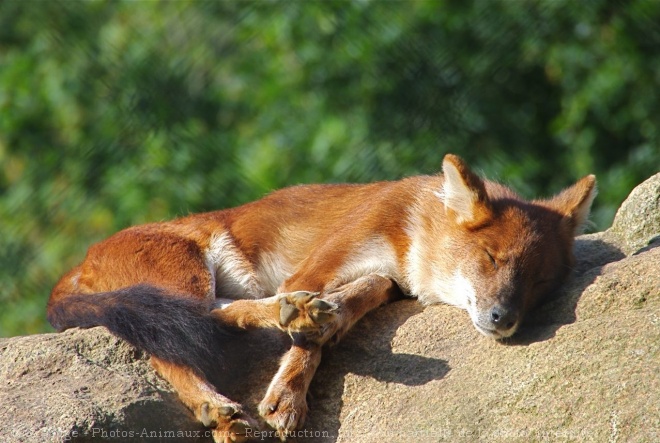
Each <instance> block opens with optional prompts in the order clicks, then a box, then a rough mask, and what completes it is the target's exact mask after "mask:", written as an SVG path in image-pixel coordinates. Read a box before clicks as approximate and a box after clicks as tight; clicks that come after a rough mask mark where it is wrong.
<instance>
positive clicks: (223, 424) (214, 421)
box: [197, 402, 259, 443]
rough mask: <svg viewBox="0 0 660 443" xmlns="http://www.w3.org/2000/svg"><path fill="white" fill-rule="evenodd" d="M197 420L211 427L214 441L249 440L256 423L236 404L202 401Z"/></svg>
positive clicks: (230, 442) (234, 441)
mask: <svg viewBox="0 0 660 443" xmlns="http://www.w3.org/2000/svg"><path fill="white" fill-rule="evenodd" d="M197 415H198V418H199V420H200V421H201V422H202V423H203V424H204V426H206V427H208V428H213V430H212V434H213V441H215V442H216V443H243V442H246V441H249V439H250V435H251V433H252V432H254V430H258V429H259V426H258V425H257V423H256V422H255V421H254V420H253V419H252V418H251V417H250V416H248V415H247V414H246V413H245V412H243V410H242V409H241V407H240V405H237V404H220V405H216V404H211V403H209V402H205V403H202V405H201V406H200V409H199V412H198V414H197Z"/></svg>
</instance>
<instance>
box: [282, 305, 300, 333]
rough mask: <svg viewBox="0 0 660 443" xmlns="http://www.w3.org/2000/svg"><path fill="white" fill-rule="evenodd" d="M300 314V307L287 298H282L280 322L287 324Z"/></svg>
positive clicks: (283, 324)
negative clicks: (290, 302) (289, 301)
mask: <svg viewBox="0 0 660 443" xmlns="http://www.w3.org/2000/svg"><path fill="white" fill-rule="evenodd" d="M297 316H298V308H296V306H295V305H290V304H289V303H287V300H286V298H282V299H281V300H280V324H281V325H282V326H286V325H288V324H289V323H291V321H292V320H293V319H295V318H296V317H297Z"/></svg>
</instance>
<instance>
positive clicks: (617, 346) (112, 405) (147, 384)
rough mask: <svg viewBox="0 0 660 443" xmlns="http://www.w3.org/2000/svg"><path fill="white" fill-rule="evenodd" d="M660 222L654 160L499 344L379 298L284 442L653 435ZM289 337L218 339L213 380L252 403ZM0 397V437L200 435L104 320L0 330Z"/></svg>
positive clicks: (333, 354) (659, 367)
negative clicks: (570, 267)
mask: <svg viewBox="0 0 660 443" xmlns="http://www.w3.org/2000/svg"><path fill="white" fill-rule="evenodd" d="M659 233H660V174H658V175H655V176H654V177H652V178H650V179H649V180H647V181H646V182H645V183H643V184H642V185H640V186H639V187H637V188H636V189H635V190H634V191H633V192H632V193H631V195H630V197H629V198H628V200H626V202H624V204H623V205H622V206H621V209H620V210H619V211H618V213H617V216H616V219H615V221H614V224H613V226H612V228H610V229H609V230H607V231H604V232H601V233H597V234H590V235H585V236H581V237H580V238H579V239H578V241H577V242H576V255H577V257H578V263H577V266H576V272H575V276H574V278H573V279H572V281H570V282H569V283H568V284H567V285H566V286H565V288H564V290H563V291H562V293H561V294H558V297H557V298H556V299H555V300H553V301H551V302H549V303H547V304H546V305H544V306H543V307H541V308H540V309H538V310H537V311H536V312H534V313H532V315H531V316H530V317H529V319H528V321H527V324H526V325H525V327H524V328H523V329H522V330H521V332H520V333H519V334H517V335H516V336H515V337H514V338H512V339H509V340H508V341H506V342H504V343H501V342H495V341H493V340H490V339H486V338H484V337H482V336H480V335H479V334H478V333H477V332H476V331H475V330H474V328H473V327H472V326H471V323H470V320H469V319H468V317H467V315H466V314H465V313H463V312H461V311H459V310H457V309H456V308H452V307H449V306H432V307H428V308H426V309H422V307H421V306H420V305H419V304H417V303H416V302H415V301H412V300H409V301H402V302H398V303H395V304H393V305H389V306H386V307H383V308H381V309H378V310H377V311H376V312H374V313H372V314H370V315H368V316H367V317H366V318H365V319H364V320H363V321H362V322H361V323H359V324H358V325H357V326H356V327H355V328H354V329H353V330H352V331H351V332H350V333H349V334H348V336H347V337H346V338H345V340H344V341H343V342H342V343H341V344H340V345H338V346H337V347H335V348H333V349H329V350H327V351H325V355H324V360H323V362H322V363H321V366H320V368H319V371H318V374H317V377H316V378H315V380H314V382H313V383H312V386H311V389H310V393H311V399H310V407H311V413H310V416H309V419H308V421H307V425H306V428H305V431H304V432H303V433H302V434H301V437H300V438H298V439H296V440H295V441H298V442H347V443H348V442H382V441H392V442H437V441H451V442H455V441H465V442H474V441H488V442H491V441H495V442H499V441H507V442H509V441H514V442H533V441H579V442H582V441H594V442H629V441H633V442H635V441H637V442H655V441H660V248H658V246H660V241H658V234H659ZM287 340H288V338H286V337H282V336H280V335H278V334H274V333H272V332H267V331H260V332H254V333H249V334H245V335H241V336H239V337H236V338H235V339H234V340H231V341H230V342H228V343H227V346H226V352H225V360H226V361H227V364H226V367H225V368H224V370H223V372H222V373H223V374H224V375H223V377H222V379H221V380H218V381H217V385H218V386H219V389H220V390H221V391H222V392H223V393H226V394H228V395H229V396H230V397H232V398H234V399H236V400H238V401H241V402H244V403H245V404H246V405H247V406H248V408H250V409H251V410H252V411H253V412H254V414H255V415H256V412H255V411H256V404H257V403H258V401H259V400H260V397H261V396H262V395H263V393H264V392H265V389H266V386H267V384H268V381H269V379H270V377H271V376H272V375H273V374H274V372H275V370H276V367H277V359H278V355H279V354H281V352H282V351H283V350H284V349H285V348H286V345H287ZM0 405H2V406H3V407H2V408H0V441H3V442H4V441H12V442H13V441H27V442H43V441H58V442H59V441H66V440H67V439H70V438H71V437H74V438H73V440H76V441H126V440H131V438H127V437H131V435H132V437H133V438H132V440H133V441H154V442H156V441H175V440H179V441H210V439H209V438H208V437H205V436H204V430H203V428H202V427H201V426H200V425H199V424H197V423H195V422H194V420H193V419H192V416H191V414H190V413H189V412H188V411H187V410H186V409H185V408H184V407H183V406H182V405H181V404H180V403H179V402H178V401H177V400H176V397H175V395H174V394H173V393H172V391H171V389H170V388H169V387H168V386H167V384H166V383H165V382H163V381H162V380H160V379H159V378H158V377H157V376H156V375H155V374H154V373H153V371H152V370H151V369H150V367H149V364H148V360H147V359H146V358H145V357H144V356H143V355H142V354H141V353H140V352H137V351H135V350H134V349H132V348H131V347H130V346H128V345H127V344H125V343H123V342H122V341H121V340H118V339H116V338H114V337H113V336H112V335H110V334H108V333H107V332H106V331H105V330H104V329H103V328H94V329H90V330H86V331H80V330H72V331H68V332H66V333H63V334H44V335H38V336H29V337H15V338H11V339H4V340H0ZM177 431H182V432H183V431H188V432H189V435H192V434H194V431H199V435H198V436H193V437H190V438H180V439H174V438H169V434H168V433H170V432H174V433H176V432H177ZM104 432H105V433H104ZM131 432H132V434H131ZM145 432H146V433H147V434H148V435H149V438H148V439H147V438H145V437H146V436H147V434H145ZM305 434H306V435H307V437H305ZM175 435H176V434H175Z"/></svg>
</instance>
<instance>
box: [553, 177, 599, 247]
mask: <svg viewBox="0 0 660 443" xmlns="http://www.w3.org/2000/svg"><path fill="white" fill-rule="evenodd" d="M597 193H598V191H597V189H596V176H595V175H587V176H586V177H583V178H582V179H580V180H579V181H578V182H577V183H575V184H574V185H573V186H570V187H568V188H566V189H564V190H563V191H561V192H560V193H559V194H557V195H556V196H554V197H553V198H551V199H550V200H547V201H546V202H545V203H546V205H547V206H549V207H550V208H552V209H554V210H556V211H558V212H559V213H560V214H562V215H563V216H564V223H565V224H566V226H567V228H568V229H570V230H571V233H572V234H573V236H575V235H578V234H579V233H580V232H581V230H582V228H583V226H584V224H585V223H586V221H587V219H588V218H589V211H590V210H591V203H592V202H593V201H594V198H595V197H596V194H597Z"/></svg>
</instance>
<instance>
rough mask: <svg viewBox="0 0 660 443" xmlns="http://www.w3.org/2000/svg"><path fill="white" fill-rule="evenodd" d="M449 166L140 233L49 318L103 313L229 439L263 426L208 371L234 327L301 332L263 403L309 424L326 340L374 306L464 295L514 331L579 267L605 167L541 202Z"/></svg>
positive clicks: (283, 428)
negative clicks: (598, 175)
mask: <svg viewBox="0 0 660 443" xmlns="http://www.w3.org/2000/svg"><path fill="white" fill-rule="evenodd" d="M443 172H444V174H443V175H440V174H439V175H435V176H419V177H410V178H406V179H403V180H400V181H393V182H379V183H372V184H365V185H310V186H298V187H292V188H288V189H284V190H281V191H277V192H274V193H272V194H271V195H269V196H267V197H265V198H263V199H261V200H259V201H256V202H253V203H249V204H246V205H244V206H240V207H237V208H234V209H227V210H224V211H217V212H210V213H205V214H198V215H192V216H189V217H185V218H180V219H177V220H174V221H170V222H164V223H153V224H147V225H143V226H136V227H132V228H128V229H125V230H123V231H121V232H119V233H117V234H115V235H113V236H111V237H110V238H108V239H107V240H105V241H103V242H100V243H98V244H96V245H93V246H92V247H91V248H90V249H89V251H88V253H87V256H86V258H85V260H84V261H83V262H82V263H81V264H80V265H79V266H77V267H75V268H74V269H73V270H71V271H70V272H69V273H68V274H66V275H65V276H64V277H62V279H61V280H60V281H59V282H58V283H57V285H56V286H55V288H54V289H53V292H52V294H51V296H50V300H49V302H48V319H49V321H50V322H51V324H52V325H53V326H54V327H55V328H57V329H58V330H63V329H66V328H70V327H74V326H80V327H90V326H95V325H103V326H106V327H107V328H109V329H110V330H111V331H112V332H113V333H115V334H117V335H118V336H120V337H123V338H124V339H126V340H127V341H129V342H130V343H132V344H134V345H135V346H137V347H139V348H142V349H144V350H145V351H147V352H148V353H150V354H151V355H152V357H151V361H152V364H153V366H154V367H155V369H156V370H157V371H158V372H159V373H160V374H161V375H162V376H163V377H164V378H166V379H167V380H169V382H170V383H171V384H172V385H173V387H174V388H175V389H176V390H177V392H178V394H179V396H180V398H181V400H182V401H183V402H184V403H185V404H186V405H187V406H188V407H189V408H190V409H191V410H192V411H193V412H194V413H195V415H196V417H197V418H198V419H199V420H200V421H201V422H203V423H204V425H206V426H209V427H213V428H215V430H216V431H217V432H216V433H215V437H216V439H217V440H218V441H237V440H238V441H240V440H244V439H246V438H247V437H249V436H250V435H249V433H250V429H251V428H256V427H257V424H256V422H254V421H253V420H252V419H251V418H250V417H249V416H248V415H247V414H246V413H245V412H244V411H243V409H242V407H241V405H239V404H237V403H235V402H233V401H231V400H230V399H228V398H226V397H224V396H223V395H221V394H220V393H218V392H216V391H215V389H214V388H213V387H212V386H211V385H210V383H209V382H208V381H207V380H206V378H205V374H208V371H212V370H213V367H214V366H216V365H217V358H218V357H217V349H218V344H219V343H220V345H221V342H222V338H223V336H224V335H225V334H226V333H227V331H228V330H230V329H231V330H235V329H249V328H264V327H268V328H279V329H280V330H282V331H285V332H287V333H289V334H291V336H292V337H293V343H292V346H291V348H290V350H289V351H288V352H287V353H286V354H285V355H284V357H283V359H282V362H281V367H280V369H279V371H278V372H277V374H276V375H275V377H274V378H273V380H272V382H271V384H270V386H269V388H268V391H267V392H266V395H265V398H264V399H263V401H262V402H261V404H260V406H259V413H260V415H261V416H262V417H263V418H264V419H265V421H266V422H267V423H268V424H270V425H271V426H272V427H273V428H275V429H276V430H277V431H279V433H280V435H281V436H282V437H283V438H284V437H286V436H287V435H288V434H289V433H291V432H292V431H294V430H295V429H297V428H299V427H300V426H301V425H302V424H303V421H304V419H305V415H306V412H307V404H306V400H305V396H306V392H307V389H308V387H309V384H310V382H311V380H312V377H313V375H314V372H315V371H316V368H317V366H318V364H319V361H320V358H321V347H322V345H323V344H325V343H327V342H328V341H332V342H336V341H337V340H338V339H339V338H340V337H341V336H342V335H343V334H345V333H346V331H347V330H348V329H349V328H350V327H351V326H352V325H353V324H354V323H355V322H356V321H358V320H359V319H360V318H361V317H362V316H363V315H365V314H366V313H367V312H369V311H370V310H372V309H374V308H376V307H378V306H380V305H382V304H384V303H387V302H389V301H392V300H394V299H396V298H398V297H400V296H401V295H405V296H410V297H416V298H417V299H419V301H420V302H422V303H424V304H432V303H440V302H443V303H449V304H452V305H456V306H458V307H460V308H463V309H465V310H467V312H468V313H469V315H470V318H471V319H472V322H473V323H474V326H475V327H476V329H477V330H478V331H479V332H480V333H482V334H484V335H486V336H488V337H492V338H496V339H497V338H503V337H509V336H511V335H512V334H513V333H514V332H515V331H516V329H517V328H518V327H519V325H520V324H521V321H522V319H523V317H524V315H525V313H526V312H527V311H529V310H530V309H531V308H532V307H533V306H535V305H536V304H538V302H539V301H540V300H541V299H543V297H544V296H546V295H547V294H548V293H549V292H551V291H552V290H553V289H555V288H557V286H558V285H559V284H560V283H561V282H562V280H563V279H564V278H565V277H566V275H567V274H568V272H569V270H570V269H571V265H572V262H573V255H572V247H573V237H574V236H575V234H576V232H577V231H578V230H579V229H580V226H581V225H582V224H583V222H584V221H585V219H586V218H587V216H588V213H589V209H590V206H591V202H592V200H593V198H594V196H595V177H594V176H592V175H590V176H587V177H585V178H583V179H581V180H580V181H578V182H577V183H576V184H575V185H573V186H571V187H569V188H567V189H565V190H564V191H562V192H561V193H560V194H558V195H557V196H555V197H554V198H551V199H549V200H535V201H531V202H530V201H525V200H522V199H521V198H520V197H518V196H517V195H516V194H515V193H514V192H513V191H512V190H511V189H509V188H507V187H505V186H502V185H500V184H497V183H493V182H491V181H487V180H482V179H481V178H479V177H478V176H477V175H475V174H474V173H473V172H471V171H470V169H469V168H468V167H467V166H466V165H465V163H464V162H463V161H462V160H461V159H460V158H459V157H457V156H454V155H447V156H446V157H445V159H444V161H443ZM226 299H230V300H226Z"/></svg>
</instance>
